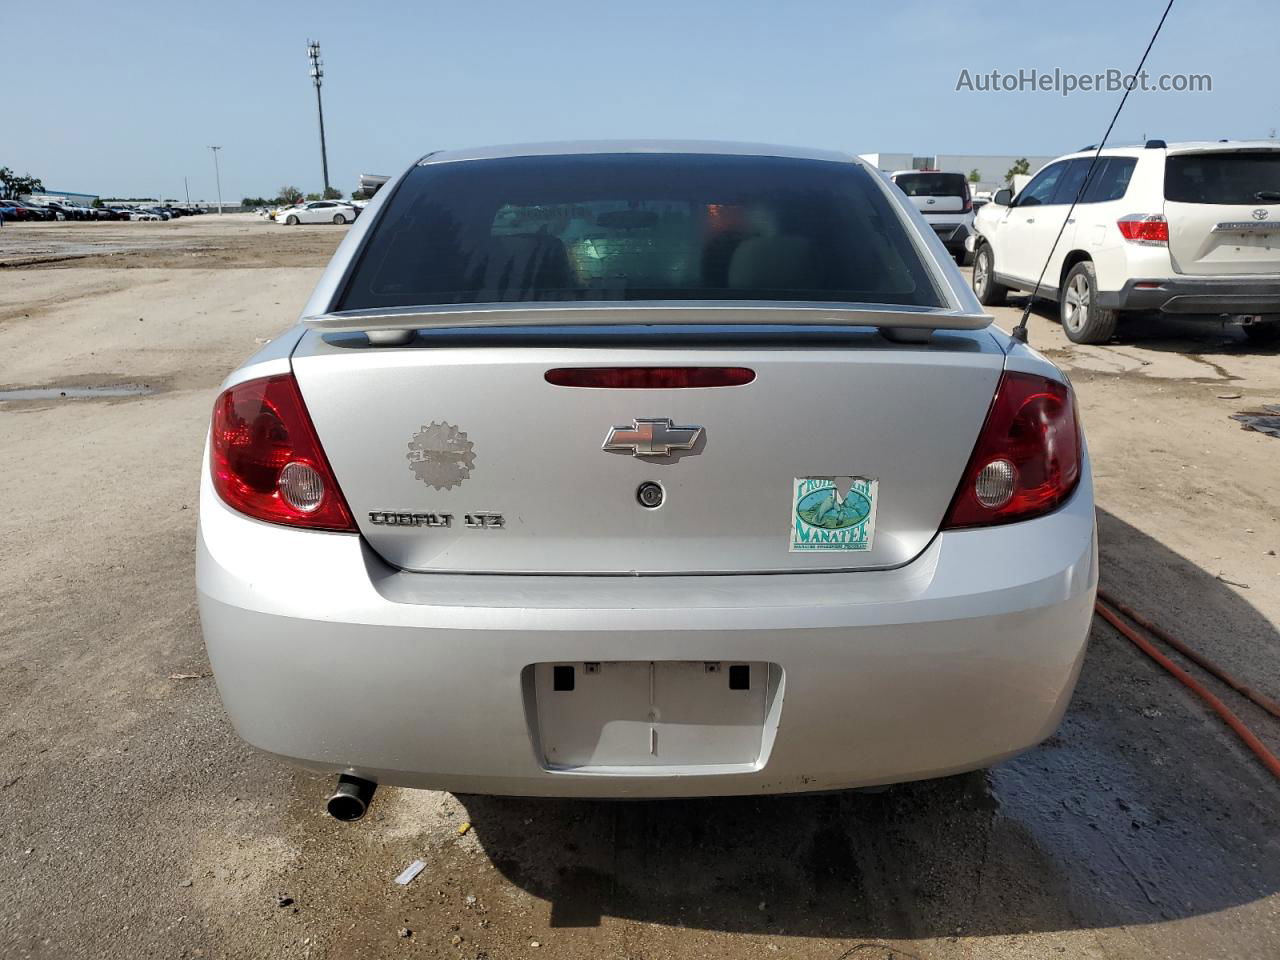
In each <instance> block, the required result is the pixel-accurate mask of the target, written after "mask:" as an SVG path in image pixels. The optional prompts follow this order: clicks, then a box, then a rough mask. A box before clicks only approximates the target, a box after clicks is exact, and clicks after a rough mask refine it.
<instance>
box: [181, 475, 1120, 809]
mask: <svg viewBox="0 0 1280 960" xmlns="http://www.w3.org/2000/svg"><path fill="white" fill-rule="evenodd" d="M1096 585H1097V542H1096V534H1095V527H1094V515H1093V495H1092V488H1091V483H1090V478H1089V476H1088V475H1087V473H1086V476H1085V477H1084V478H1083V480H1082V482H1081V485H1080V488H1079V489H1078V490H1077V492H1076V493H1075V495H1074V496H1073V497H1072V499H1071V500H1070V501H1069V502H1068V503H1067V504H1066V505H1064V506H1063V507H1062V508H1061V509H1060V510H1058V511H1056V512H1055V513H1053V514H1052V515H1049V516H1047V517H1042V518H1040V519H1036V520H1032V521H1027V522H1024V523H1019V524H1012V525H1009V526H1006V527H1001V528H994V529H990V530H980V531H964V532H954V533H946V534H941V535H939V536H938V537H936V538H935V539H934V541H933V542H932V544H931V545H930V546H929V547H928V549H926V550H925V552H924V553H923V554H921V556H919V557H918V558H917V559H916V560H914V561H913V562H912V563H910V564H908V565H906V566H904V567H901V568H898V569H895V570H888V571H880V572H869V573H857V574H795V575H774V576H736V577H732V576H731V577H707V576H702V577H630V578H628V577H547V576H528V577H519V576H514V577H513V576H493V577H488V576H449V575H427V574H406V573H402V572H399V571H396V570H394V569H392V568H389V567H387V566H386V565H385V564H384V563H382V561H381V560H380V559H379V558H378V557H377V556H376V555H374V554H373V553H372V552H371V551H370V550H369V549H368V548H367V547H366V546H365V544H364V543H363V541H362V540H361V539H360V538H359V537H358V536H354V535H345V534H326V533H315V532H308V531H300V530H292V529H286V528H283V527H274V526H271V525H268V524H262V523H258V522H256V521H253V520H248V519H246V518H244V517H242V516H240V515H239V514H236V513H234V512H233V511H231V510H229V509H228V508H227V507H226V506H225V505H223V504H222V503H221V501H219V500H218V499H217V497H216V495H214V494H213V493H212V491H211V489H210V486H209V482H208V480H207V470H206V479H205V481H204V484H203V489H202V495H201V515H200V532H199V542H198V550H197V588H198V594H199V603H200V616H201V621H202V624H203V629H204V635H205V640H206V643H207V645H208V651H209V659H210V662H211V663H212V665H213V669H214V673H215V675H216V678H217V683H218V687H219V690H220V692H221V695H222V699H223V702H224V704H225V706H226V709H227V712H228V714H229V715H230V717H231V721H232V723H233V724H234V726H235V728H236V730H237V731H238V732H239V734H240V735H241V736H242V737H243V738H244V739H245V740H247V741H248V742H249V743H251V744H253V745H254V746H256V747H259V748H260V749H263V750H266V751H268V752H270V753H273V754H276V755H278V756H280V757H282V758H285V759H288V760H290V761H293V762H296V763H299V764H301V765H304V766H307V767H310V768H313V769H317V770H321V771H331V772H339V771H345V772H353V773H357V774H359V775H362V776H364V777H367V778H369V779H372V780H376V781H378V782H381V783H384V784H397V785H403V786H413V787H427V788H434V789H447V790H453V791H458V792H470V793H496V794H513V795H545V796H584V797H585V796H590V797H624V796H634V797H656V796H712V795H729V794H748V793H780V792H792V791H801V790H821V789H832V788H841V787H852V786H865V785H873V784H881V783H893V782H900V781H905V780H912V779H920V778H926V777H934V776H941V775H946V774H950V773H957V772H961V771H964V770H969V769H975V768H978V767H982V766H986V765H989V764H991V763H993V762H996V761H998V760H1001V759H1003V758H1006V757H1008V756H1011V755H1013V754H1015V753H1018V752H1020V751H1022V750H1024V749H1026V748H1028V747H1030V746H1033V745H1034V744H1036V743H1038V742H1039V741H1041V740H1042V739H1044V738H1045V737H1046V736H1048V735H1049V734H1050V733H1051V732H1052V731H1053V730H1054V729H1055V727H1056V726H1057V724H1058V722H1059V720H1060V718H1061V716H1062V713H1063V711H1064V710H1065V708H1066V705H1067V702H1068V700H1069V698H1070V695H1071V691H1072V689H1073V687H1074V685H1075V682H1076V677H1077V675H1078V672H1079V669H1080V664H1081V661H1082V658H1083V656H1084V649H1085V640H1086V637H1087V635H1088V630H1089V624H1090V619H1091V616H1092V607H1093V597H1094V592H1095V589H1096ZM610 660H655V661H662V660H685V661H722V660H729V661H733V660H746V661H760V662H767V663H772V664H776V665H778V667H779V668H780V670H781V683H780V684H779V687H778V690H777V699H778V701H779V704H780V706H779V708H778V711H777V713H778V716H777V718H776V719H777V723H776V725H775V727H774V729H772V730H771V732H770V735H769V737H768V742H767V749H766V750H764V751H763V752H762V754H761V756H760V758H759V760H758V761H757V762H755V763H753V764H745V765H737V766H731V765H724V766H723V767H712V766H703V767H683V768H679V769H666V768H662V767H653V768H625V769H619V768H613V769H612V770H610V771H609V772H595V771H593V772H582V771H573V770H563V769H554V770H553V769H551V768H549V766H548V765H547V764H546V763H545V762H544V761H543V759H542V757H541V756H540V751H539V749H538V746H537V733H536V729H535V727H536V722H535V720H534V717H533V713H532V711H531V710H530V705H529V702H528V697H529V689H528V682H527V679H526V678H527V676H528V672H527V670H526V668H527V667H528V666H529V665H530V664H533V663H540V662H543V663H544V662H549V661H552V662H554V661H561V662H563V661H569V662H580V661H610Z"/></svg>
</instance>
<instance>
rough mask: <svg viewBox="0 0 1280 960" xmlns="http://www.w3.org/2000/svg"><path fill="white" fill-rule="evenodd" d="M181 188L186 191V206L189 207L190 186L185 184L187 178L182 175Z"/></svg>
mask: <svg viewBox="0 0 1280 960" xmlns="http://www.w3.org/2000/svg"><path fill="white" fill-rule="evenodd" d="M182 189H183V190H184V191H186V194H187V206H188V207H189V206H191V187H189V186H188V185H187V178H186V177H183V178H182Z"/></svg>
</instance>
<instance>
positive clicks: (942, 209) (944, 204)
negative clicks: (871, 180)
mask: <svg viewBox="0 0 1280 960" xmlns="http://www.w3.org/2000/svg"><path fill="white" fill-rule="evenodd" d="M889 179H890V180H892V181H893V182H894V183H896V184H897V185H898V189H900V190H901V191H902V192H903V193H905V194H906V195H907V196H908V197H909V198H910V200H911V203H912V204H913V205H914V206H915V208H916V209H917V210H919V211H920V212H921V213H922V214H923V215H924V218H925V220H926V221H927V222H928V224H929V226H931V227H933V232H934V233H936V234H937V235H938V239H939V240H941V241H942V245H943V246H944V247H946V248H947V253H949V254H951V256H953V257H955V260H956V263H958V264H960V266H962V267H965V266H968V265H969V257H970V256H971V251H970V249H969V246H968V241H969V238H970V237H972V236H973V198H972V196H970V194H969V181H968V180H966V179H965V176H964V174H963V173H943V172H942V171H940V170H898V171H895V172H894V173H891V174H889Z"/></svg>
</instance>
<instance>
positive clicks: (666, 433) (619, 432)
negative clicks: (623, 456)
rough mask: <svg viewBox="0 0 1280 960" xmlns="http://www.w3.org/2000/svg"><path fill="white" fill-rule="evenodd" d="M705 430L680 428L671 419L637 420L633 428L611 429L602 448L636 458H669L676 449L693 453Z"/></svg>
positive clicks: (631, 426)
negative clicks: (694, 446)
mask: <svg viewBox="0 0 1280 960" xmlns="http://www.w3.org/2000/svg"><path fill="white" fill-rule="evenodd" d="M700 436H702V428H701V427H677V426H675V425H674V424H673V423H672V422H671V421H670V420H649V419H643V420H642V419H639V418H637V419H635V420H633V421H632V422H631V425H630V426H621V427H611V428H610V429H609V435H608V436H607V437H605V439H604V446H603V447H601V448H600V449H602V450H609V451H612V452H619V453H629V454H631V455H632V456H636V457H669V456H671V451H673V450H692V449H693V445H694V444H695V443H697V442H698V438H699V437H700Z"/></svg>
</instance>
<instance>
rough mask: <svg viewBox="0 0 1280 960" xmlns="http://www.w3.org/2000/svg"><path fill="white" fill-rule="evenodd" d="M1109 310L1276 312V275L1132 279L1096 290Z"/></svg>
mask: <svg viewBox="0 0 1280 960" xmlns="http://www.w3.org/2000/svg"><path fill="white" fill-rule="evenodd" d="M1098 305H1099V306H1101V307H1103V308H1105V309H1109V310H1142V311H1148V310H1157V311H1160V312H1161V313H1169V314H1178V315H1186V314H1205V315H1211V316H1215V317H1216V316H1221V315H1222V314H1228V315H1236V316H1238V315H1258V314H1261V315H1268V314H1270V315H1276V314H1280V277H1274V278H1269V279H1263V280H1253V279H1247V278H1244V277H1221V278H1218V277H1212V278H1211V277H1190V278H1185V279H1179V278H1172V279H1171V278H1162V279H1145V280H1144V279H1134V280H1128V281H1126V282H1125V284H1124V286H1123V287H1121V288H1120V289H1119V290H1116V291H1099V292H1098Z"/></svg>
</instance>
